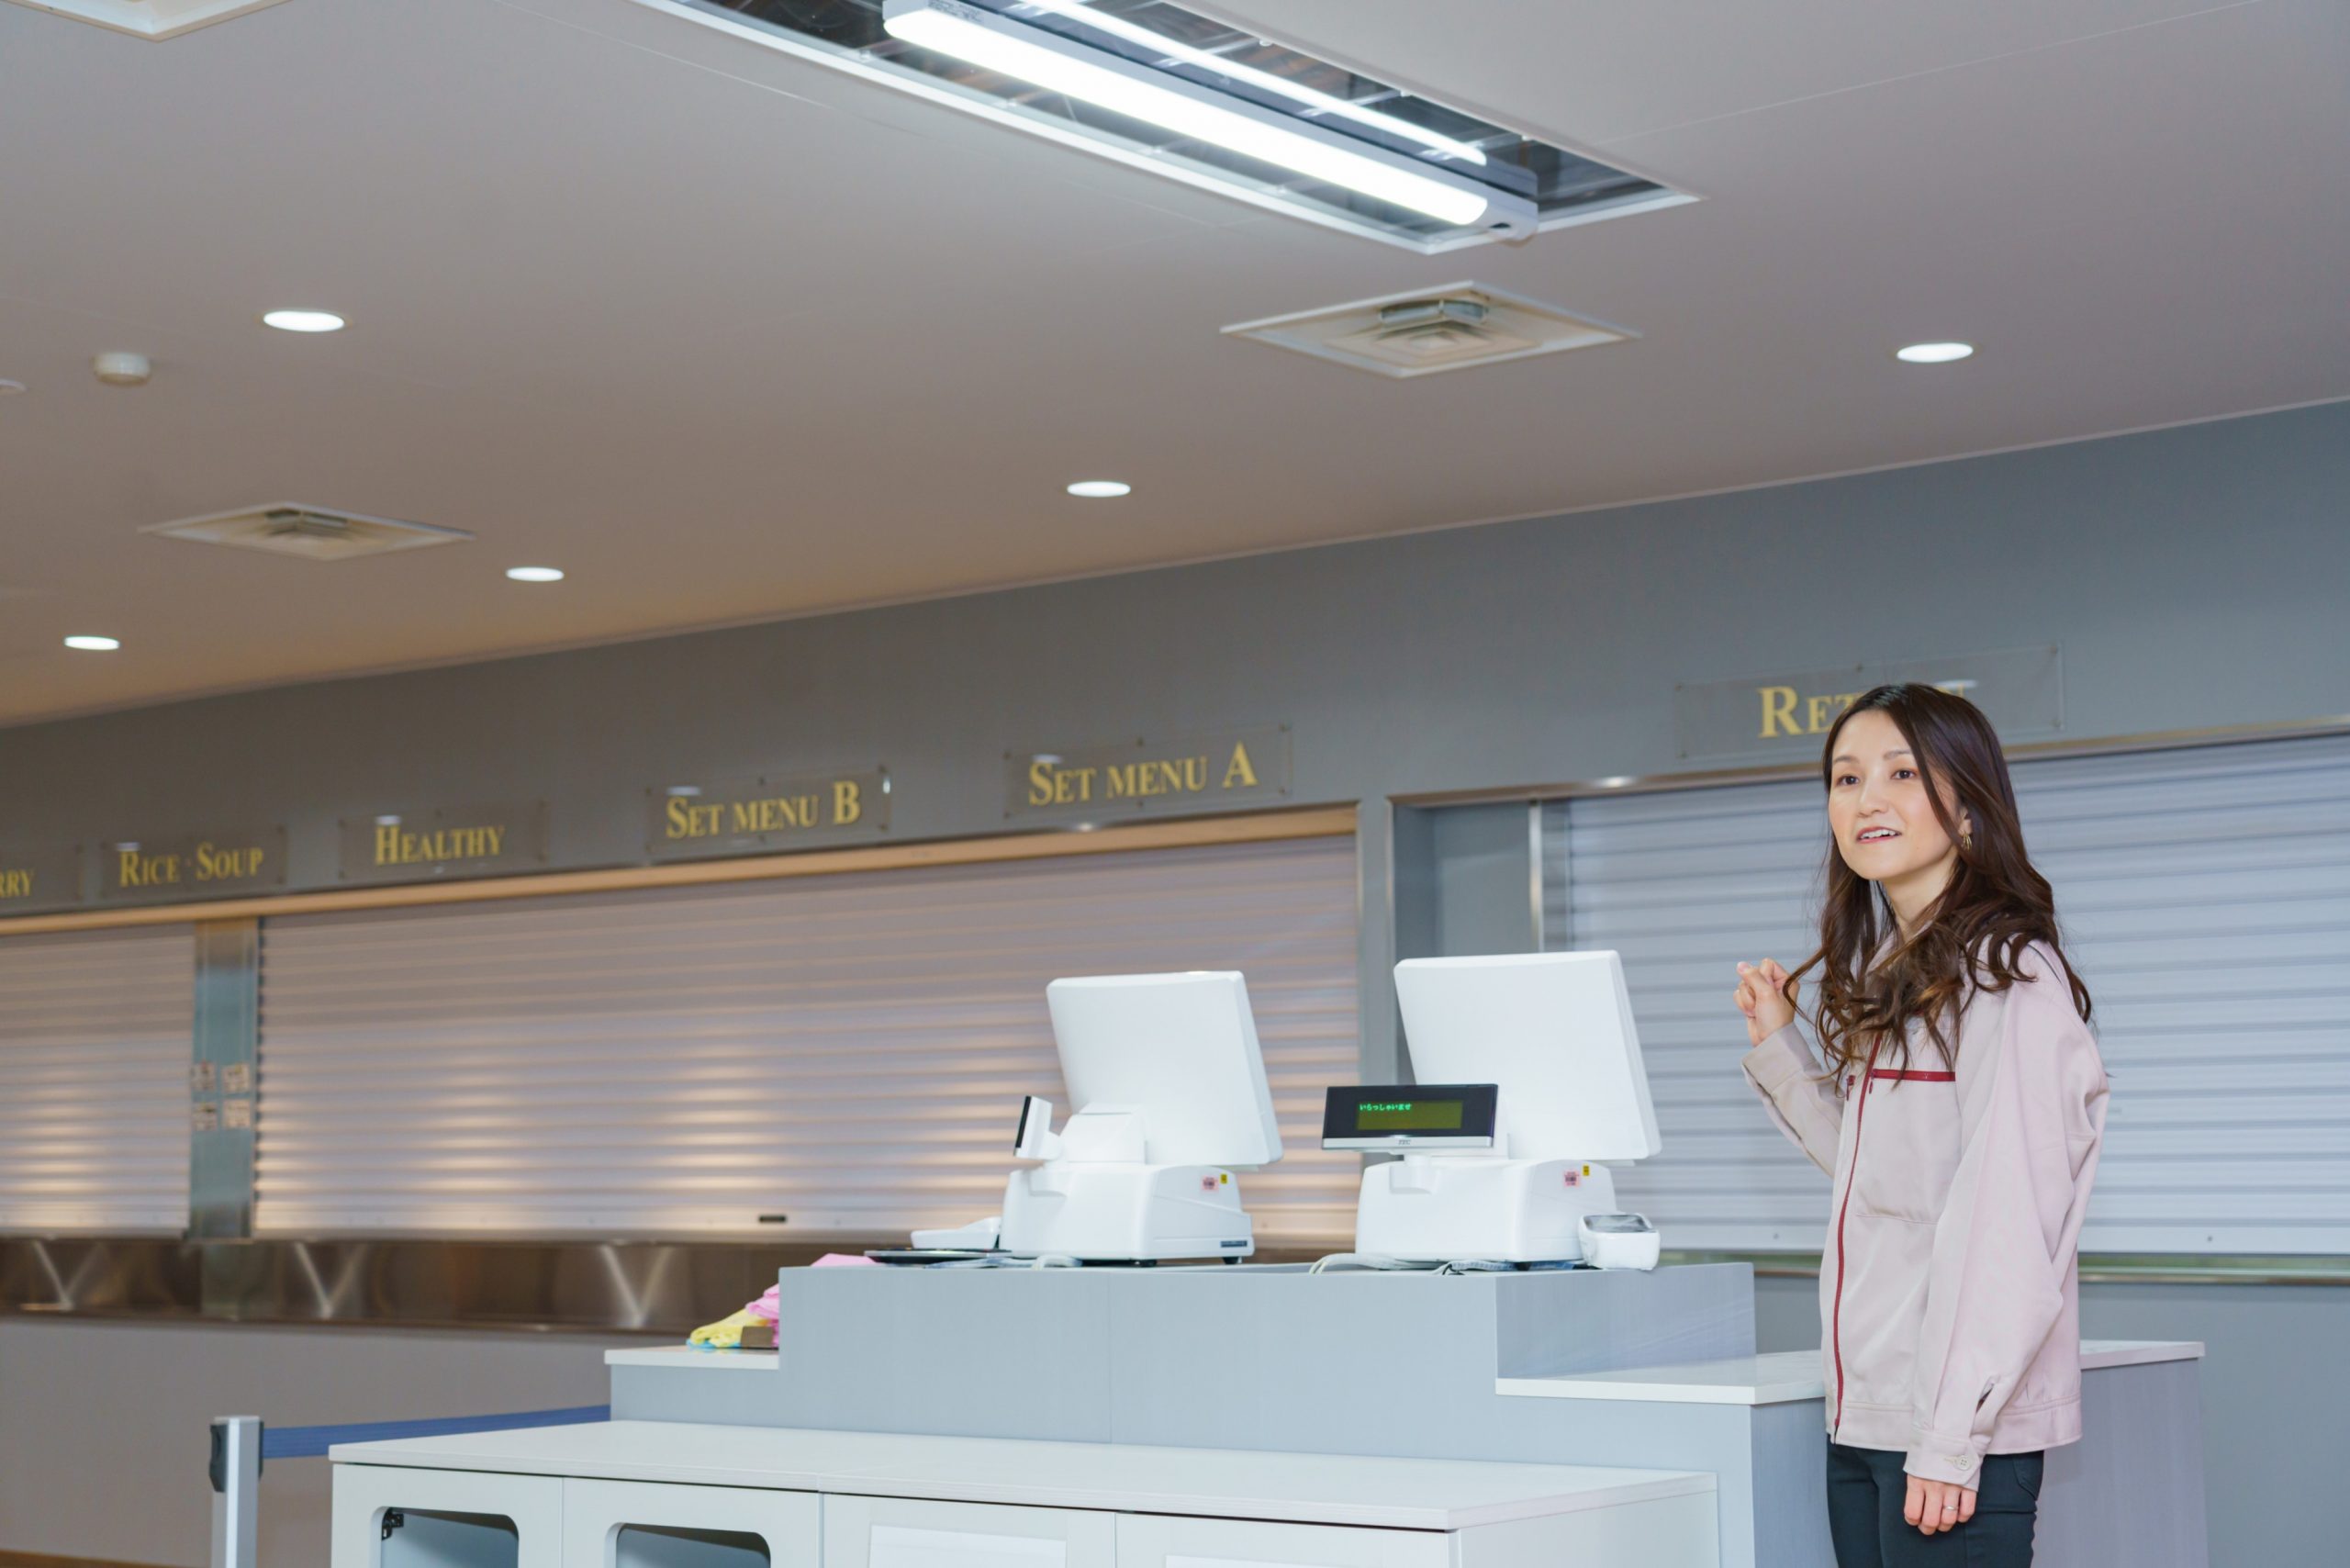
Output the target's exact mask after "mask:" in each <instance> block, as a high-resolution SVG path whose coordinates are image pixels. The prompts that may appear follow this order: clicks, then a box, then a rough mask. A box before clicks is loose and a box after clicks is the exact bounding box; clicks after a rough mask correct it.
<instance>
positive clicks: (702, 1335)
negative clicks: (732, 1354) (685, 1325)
mask: <svg viewBox="0 0 2350 1568" xmlns="http://www.w3.org/2000/svg"><path fill="white" fill-rule="evenodd" d="M766 1321H767V1319H766V1318H764V1317H761V1316H757V1315H756V1314H755V1313H754V1312H752V1311H751V1309H750V1308H748V1307H744V1309H743V1310H742V1311H740V1312H738V1313H736V1314H734V1316H732V1317H722V1318H720V1319H719V1320H718V1321H717V1322H715V1323H705V1324H703V1325H702V1326H701V1327H699V1328H697V1329H695V1330H694V1331H693V1333H691V1334H690V1335H688V1336H687V1340H686V1342H687V1343H688V1344H691V1345H707V1346H708V1347H710V1348H711V1350H739V1349H740V1348H741V1347H742V1344H743V1326H744V1324H746V1323H765V1322H766Z"/></svg>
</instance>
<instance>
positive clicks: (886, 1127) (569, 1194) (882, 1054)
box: [256, 838, 1360, 1242]
mask: <svg viewBox="0 0 2350 1568" xmlns="http://www.w3.org/2000/svg"><path fill="white" fill-rule="evenodd" d="M1356 903H1357V895H1356V871H1355V857H1354V842H1353V840H1352V839H1351V838H1323V839H1308V840H1298V841H1291V842H1283V843H1272V844H1263V845H1248V846H1231V847H1214V848H1199V849H1170V850H1150V851H1134V852H1127V853H1118V854H1099V855H1083V856H1069V857H1055V858H1051V859H1045V860H1032V861H1024V862H1017V863H1013V864H1006V865H992V866H973V867H957V868H939V869H916V870H892V871H881V872H870V873H857V874H848V875H836V876H823V877H810V878H796V879H786V880H778V881H771V882H757V883H738V884H733V885H726V886H713V887H708V888H686V889H674V890H658V891H648V892H632V893H613V894H600V895H582V896H575V897H565V898H559V899H546V900H531V901H525V902H518V903H513V904H498V905H473V906H464V905H459V906H449V907H442V908H437V909H424V910H416V911H402V912H386V913H367V914H353V915H319V916H308V917H303V918H299V919H289V920H281V921H272V922H270V923H269V924H268V925H267V927H266V929H265V931H264V934H263V960H262V966H263V967H262V977H263V978H262V999H263V1000H262V1100H261V1114H260V1140H259V1150H258V1172H257V1192H256V1220H257V1226H258V1228H259V1229H260V1230H261V1231H263V1233H266V1234H275V1235H289V1234H313V1235H315V1234H326V1233H341V1234H350V1233H354V1232H356V1233H364V1232H403V1233H409V1234H430V1235H464V1234H476V1235H483V1234H506V1235H513V1234H527V1235H552V1234H564V1233H575V1234H576V1233H588V1234H594V1235H613V1236H618V1235H665V1236H690V1235H697V1234H699V1235H711V1234H744V1233H756V1234H761V1235H767V1236H827V1235H837V1236H853V1237H867V1238H874V1237H887V1236H893V1235H902V1234H903V1233H904V1232H905V1231H906V1230H908V1229H909V1228H911V1227H912V1226H917V1225H935V1224H951V1223H959V1222H961V1221H963V1220H966V1219H969V1218H971V1217H974V1216H976V1215H982V1214H991V1213H993V1212H994V1211H995V1210H996V1208H997V1207H998V1206H999V1204H1000V1202H1001V1199H1002V1189H1003V1180H1004V1177H1005V1175H1006V1173H1007V1172H1008V1171H1009V1170H1010V1169H1011V1165H1012V1161H1011V1142H1012V1135H1013V1123H1014V1121H1015V1119H1016V1117H1017V1113H1018V1110H1019V1101H1020V1097H1021V1096H1022V1095H1023V1094H1025V1093H1042V1094H1047V1095H1050V1096H1052V1097H1053V1098H1054V1099H1055V1100H1056V1102H1057V1103H1059V1104H1060V1106H1061V1108H1062V1110H1063V1112H1064V1114H1065V1113H1066V1111H1067V1109H1068V1105H1067V1095H1066V1093H1065V1092H1062V1091H1061V1089H1060V1077H1059V1070H1058V1067H1057V1063H1056V1059H1055V1056H1054V1051H1053V1045H1052V1034H1051V1029H1050V1025H1049V1023H1048V1021H1047V1018H1046V1010H1045V985H1046V982H1047V981H1048V980H1053V979H1054V978H1056V977H1057V976H1060V975H1070V974H1089V973H1090V974H1103V973H1118V972H1127V971H1145V970H1165V969H1240V970H1243V971H1244V972H1245V973H1246V974H1247V975H1248V991H1249V997H1250V1000H1251V1002H1252V1003H1253V1005H1254V1007H1255V1010H1256V1015H1257V1024H1258V1030H1259V1035H1260V1036H1261V1038H1262V1042H1263V1046H1264V1052H1265V1058H1266V1066H1267V1068H1268V1070H1269V1072H1270V1077H1271V1081H1272V1089H1273V1096H1274V1102H1275V1105H1276V1108H1277V1109H1278V1111H1279V1113H1280V1115H1281V1127H1282V1132H1283V1141H1284V1147H1285V1148H1286V1151H1287V1152H1286V1155H1285V1157H1284V1159H1282V1161H1281V1163H1280V1164H1279V1165H1276V1166H1274V1167H1272V1168H1270V1170H1265V1171H1263V1172H1260V1173H1257V1174H1252V1175H1247V1176H1244V1177H1243V1178H1242V1179H1241V1180H1242V1187H1243V1192H1244V1195H1245V1199H1246V1202H1247V1203H1248V1207H1249V1209H1250V1211H1251V1212H1252V1213H1253V1214H1254V1215H1255V1216H1256V1219H1257V1224H1258V1234H1259V1237H1260V1238H1263V1239H1265V1240H1267V1241H1270V1242H1319V1241H1322V1240H1326V1239H1338V1240H1343V1239H1344V1238H1346V1237H1347V1236H1348V1235H1349V1234H1350V1233H1351V1230H1352V1226H1353V1216H1354V1199H1355V1188H1356V1183H1357V1180H1358V1171H1359V1169H1360V1168H1359V1165H1358V1162H1357V1160H1356V1159H1355V1158H1354V1157H1353V1156H1351V1155H1344V1154H1326V1153H1324V1152H1323V1151H1322V1150H1321V1149H1320V1148H1318V1147H1317V1145H1318V1141H1319V1133H1320V1111H1321V1091H1322V1089H1323V1088H1324V1087H1325V1086H1326V1085H1327V1084H1331V1083H1343V1082H1352V1081H1354V1080H1355V1077H1356V1072H1357V1055H1356V1053H1357V1042H1356V1035H1357V1031H1356V994H1355V959H1356ZM777 1213H781V1214H784V1215H789V1221H788V1223H786V1224H784V1225H781V1226H760V1225H759V1224H758V1216H759V1215H765V1214H777Z"/></svg>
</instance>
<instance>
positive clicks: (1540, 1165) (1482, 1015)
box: [1324, 952, 1660, 1263]
mask: <svg viewBox="0 0 2350 1568" xmlns="http://www.w3.org/2000/svg"><path fill="white" fill-rule="evenodd" d="M1395 991H1396V997H1397V1000H1398V1002H1400V1004H1401V1006H1402V1010H1403V1014H1404V1041H1405V1046H1406V1048H1407V1050H1408V1051H1409V1053H1410V1057H1411V1062H1412V1073H1413V1077H1414V1079H1415V1080H1416V1085H1401V1086H1395V1087H1394V1088H1393V1090H1392V1091H1389V1090H1364V1091H1360V1092H1352V1093H1351V1094H1349V1093H1348V1092H1342V1091H1337V1090H1334V1091H1332V1105H1331V1108H1330V1110H1329V1111H1328V1112H1327V1114H1326V1120H1325V1125H1324V1131H1325V1139H1326V1142H1327V1143H1330V1144H1331V1145H1332V1146H1333V1147H1354V1148H1366V1147H1373V1143H1372V1142H1371V1139H1374V1138H1375V1139H1377V1146H1378V1147H1384V1148H1393V1149H1394V1150H1395V1151H1396V1152H1398V1153H1401V1154H1402V1155H1403V1156H1404V1158H1403V1159H1397V1160H1393V1161H1391V1162H1389V1163H1387V1164H1383V1165H1374V1166H1371V1167H1370V1168H1369V1169H1367V1170H1364V1172H1363V1182H1362V1198H1361V1202H1360V1205H1359V1206H1358V1208H1357V1210H1356V1215H1355V1249H1356V1250H1357V1251H1358V1252H1361V1253H1364V1254H1368V1255H1371V1256H1373V1257H1384V1258H1393V1259H1396V1260H1401V1261H1404V1262H1414V1263H1441V1262H1461V1261H1468V1260H1481V1261H1499V1262H1514V1263H1534V1262H1561V1261H1567V1260H1578V1259H1582V1258H1583V1256H1584V1244H1583V1230H1584V1221H1585V1220H1586V1219H1587V1218H1590V1217H1591V1216H1595V1215H1609V1214H1612V1213H1614V1212H1615V1210H1616V1185H1615V1177H1614V1174H1613V1172H1611V1171H1610V1170H1609V1169H1608V1164H1609V1162H1617V1163H1621V1162H1625V1161H1628V1160H1635V1159H1646V1158H1648V1157H1649V1156H1651V1155H1653V1154H1655V1153H1656V1152H1657V1150H1658V1148H1659V1147H1660V1141H1659V1139H1658V1137H1657V1126H1656V1110H1655V1107H1654V1105H1653V1104H1652V1103H1651V1101H1650V1098H1649V1080H1648V1072H1647V1070H1645V1068H1643V1066H1642V1065H1641V1062H1640V1042H1639V1031H1638V1030H1637V1029H1635V1028H1634V1026H1633V1024H1632V1008H1631V1002H1630V1000H1629V999H1628V996H1627V994H1626V992H1625V989H1624V968H1623V964H1622V962H1621V961H1620V960H1619V959H1618V958H1617V955H1615V954H1614V953H1612V952H1592V953H1529V954H1509V955H1505V956H1500V957H1494V958H1412V959H1406V960H1405V961H1404V962H1403V963H1400V964H1398V965H1396V966H1395ZM1418 1086H1427V1087H1426V1088H1425V1090H1422V1089H1420V1088H1419V1087H1418ZM1482 1086H1490V1087H1482ZM1366 1097H1370V1098H1369V1099H1368V1102H1367V1101H1366ZM1423 1099H1425V1100H1427V1101H1429V1102H1430V1103H1431V1106H1433V1105H1434V1104H1435V1103H1437V1102H1438V1101H1442V1102H1444V1109H1445V1111H1446V1112H1447V1113H1448V1114H1446V1115H1445V1116H1443V1117H1442V1118H1420V1119H1421V1120H1424V1121H1425V1122H1426V1125H1427V1126H1428V1127H1430V1128H1435V1127H1437V1125H1438V1120H1441V1121H1442V1122H1443V1123H1444V1124H1445V1125H1444V1126H1442V1127H1441V1129H1440V1130H1438V1131H1435V1132H1431V1133H1425V1134H1424V1133H1422V1132H1419V1131H1417V1130H1415V1129H1414V1127H1413V1126H1412V1118H1408V1117H1399V1116H1398V1115H1397V1114H1396V1113H1398V1112H1399V1111H1404V1110H1409V1109H1410V1108H1411V1107H1412V1106H1413V1105H1414V1104H1415V1103H1416V1102H1417V1101H1419V1100H1423ZM1456 1102H1457V1103H1460V1105H1461V1106H1462V1107H1463V1111H1462V1112H1461V1113H1458V1114H1455V1113H1453V1112H1452V1105H1453V1103H1456ZM1349 1107H1351V1121H1349V1114H1350V1112H1349ZM1471 1111H1480V1112H1482V1113H1483V1117H1484V1118H1485V1120H1484V1122H1483V1126H1475V1127H1472V1126H1469V1125H1468V1124H1469V1122H1470V1121H1471V1120H1472V1119H1474V1118H1472V1117H1471V1116H1470V1115H1469V1114H1467V1113H1468V1112H1471ZM1386 1128H1393V1129H1396V1130H1394V1131H1393V1132H1390V1133H1387V1135H1386V1136H1385V1137H1380V1136H1379V1135H1380V1133H1381V1132H1382V1129H1386ZM1464 1132H1477V1133H1479V1134H1480V1135H1481V1136H1480V1137H1475V1138H1470V1137H1464V1136H1462V1135H1463V1133H1464ZM1350 1134H1351V1135H1355V1136H1352V1137H1349V1136H1348V1135H1350ZM1365 1135H1369V1137H1366V1136H1365ZM1477 1143H1483V1145H1484V1147H1482V1148H1479V1147H1464V1145H1473V1144H1477ZM1652 1239H1653V1234H1652V1233H1651V1240H1652Z"/></svg>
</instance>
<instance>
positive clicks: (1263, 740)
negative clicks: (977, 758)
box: [1004, 725, 1289, 819]
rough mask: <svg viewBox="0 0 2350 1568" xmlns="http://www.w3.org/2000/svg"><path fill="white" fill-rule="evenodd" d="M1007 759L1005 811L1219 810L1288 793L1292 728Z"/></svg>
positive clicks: (1072, 814) (1022, 813) (1050, 813)
mask: <svg viewBox="0 0 2350 1568" xmlns="http://www.w3.org/2000/svg"><path fill="white" fill-rule="evenodd" d="M1005 762H1006V765H1007V767H1008V770H1009V778H1008V788H1007V793H1006V797H1005V803H1004V815H1006V816H1007V817H1020V816H1053V817H1068V818H1080V819H1081V818H1087V817H1096V816H1111V815H1123V814H1126V813H1131V812H1152V811H1158V812H1164V811H1184V810H1190V811H1214V810H1218V809H1220V808H1225V807H1233V806H1240V805H1245V804H1248V803H1250V802H1252V801H1265V800H1269V799H1270V800H1277V799H1279V798H1281V797H1282V796H1285V795H1287V794H1288V793H1289V729H1288V726H1286V725H1279V726H1269V727H1267V728H1263V729H1255V730H1239V731H1232V732H1228V733H1225V734H1218V735H1206V736H1199V737H1195V738H1192V739H1189V740H1175V741H1168V742H1151V741H1147V740H1137V741H1130V742H1126V743H1125V744H1123V745H1105V746H1089V747H1085V748H1083V749H1081V750H1076V751H1068V752H1058V751H1036V752H1029V753H1025V754H1022V753H1012V754H1008V755H1007V756H1006V757H1005Z"/></svg>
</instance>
